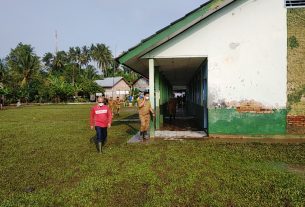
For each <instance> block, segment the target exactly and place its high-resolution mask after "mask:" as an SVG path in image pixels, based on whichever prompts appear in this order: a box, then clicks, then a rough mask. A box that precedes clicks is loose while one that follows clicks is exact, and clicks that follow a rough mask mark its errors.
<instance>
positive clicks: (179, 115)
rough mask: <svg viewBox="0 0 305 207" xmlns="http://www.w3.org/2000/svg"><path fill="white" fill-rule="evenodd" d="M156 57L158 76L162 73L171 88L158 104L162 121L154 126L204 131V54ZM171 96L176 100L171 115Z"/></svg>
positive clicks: (167, 128) (205, 92)
mask: <svg viewBox="0 0 305 207" xmlns="http://www.w3.org/2000/svg"><path fill="white" fill-rule="evenodd" d="M155 61H156V67H157V69H158V73H159V74H158V76H160V75H162V76H163V77H164V78H165V79H166V81H167V83H168V84H169V85H170V88H171V91H170V92H169V93H168V96H169V97H168V99H167V101H166V102H162V103H163V104H160V115H161V116H160V117H161V121H160V122H161V124H160V125H159V128H157V129H156V130H158V131H202V132H205V133H206V134H207V133H208V113H207V112H208V110H207V92H208V87H207V85H208V84H207V81H208V76H207V58H203V57H188V58H159V59H156V60H155ZM157 85H158V82H157ZM157 89H158V87H157ZM156 92H157V93H159V91H158V90H156ZM167 92H168V91H167ZM156 97H157V98H158V97H159V96H156ZM172 99H174V100H175V101H174V102H175V111H176V113H175V114H174V115H173V114H172V113H171V112H170V111H171V110H170V108H172V107H171V104H172V102H173V101H172ZM156 103H159V101H158V100H157V101H156ZM156 108H158V106H156Z"/></svg>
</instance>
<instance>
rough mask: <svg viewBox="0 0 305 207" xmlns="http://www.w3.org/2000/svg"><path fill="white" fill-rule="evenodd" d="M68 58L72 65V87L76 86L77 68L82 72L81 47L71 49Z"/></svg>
mask: <svg viewBox="0 0 305 207" xmlns="http://www.w3.org/2000/svg"><path fill="white" fill-rule="evenodd" d="M68 57H69V60H70V63H71V64H72V85H73V86H74V85H75V79H76V77H75V68H78V69H79V70H80V59H81V58H80V57H81V50H80V48H79V47H70V48H69V53H68Z"/></svg>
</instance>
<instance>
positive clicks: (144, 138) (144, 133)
mask: <svg viewBox="0 0 305 207" xmlns="http://www.w3.org/2000/svg"><path fill="white" fill-rule="evenodd" d="M146 133H147V132H146V131H144V132H143V140H146Z"/></svg>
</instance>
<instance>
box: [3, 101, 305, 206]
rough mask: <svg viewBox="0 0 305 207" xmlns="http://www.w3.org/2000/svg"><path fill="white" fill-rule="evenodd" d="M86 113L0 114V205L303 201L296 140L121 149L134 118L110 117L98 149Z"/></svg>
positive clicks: (33, 110)
mask: <svg viewBox="0 0 305 207" xmlns="http://www.w3.org/2000/svg"><path fill="white" fill-rule="evenodd" d="M89 109H90V106H89V105H79V106H71V105H52V106H35V107H25V108H21V109H9V110H5V111H0V186H1V187H0V205H1V206H157V207H160V206H304V200H305V174H304V169H305V144H304V143H303V144H302V143H262V142H239V143H237V142H234V141H227V140H207V141H182V142H170V141H152V142H150V143H149V144H132V145H128V144H126V141H127V140H128V139H129V138H130V137H131V136H132V134H134V133H136V130H137V128H138V123H134V122H133V123H126V122H115V123H114V124H113V127H112V128H111V129H110V131H109V142H108V146H107V148H106V150H105V153H104V154H102V155H99V154H97V153H96V149H95V145H94V144H93V143H92V140H91V138H92V137H94V134H95V133H94V131H91V130H90V129H89V120H88V117H89ZM131 112H134V110H132V109H124V111H123V112H122V117H128V116H129V115H131V114H130V113H131ZM123 114H124V115H123ZM128 114H129V115H128Z"/></svg>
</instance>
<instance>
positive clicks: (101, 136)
mask: <svg viewBox="0 0 305 207" xmlns="http://www.w3.org/2000/svg"><path fill="white" fill-rule="evenodd" d="M95 131H96V139H97V142H101V143H102V145H105V144H106V142H107V127H99V126H96V127H95Z"/></svg>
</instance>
